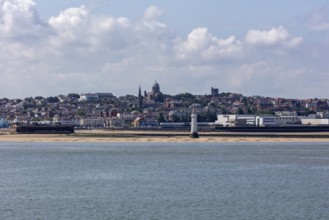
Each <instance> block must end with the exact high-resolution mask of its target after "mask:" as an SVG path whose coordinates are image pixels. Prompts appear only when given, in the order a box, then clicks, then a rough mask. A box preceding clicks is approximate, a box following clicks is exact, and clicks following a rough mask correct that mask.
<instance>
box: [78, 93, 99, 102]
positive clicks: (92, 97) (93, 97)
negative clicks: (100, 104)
mask: <svg viewBox="0 0 329 220" xmlns="http://www.w3.org/2000/svg"><path fill="white" fill-rule="evenodd" d="M98 100H99V97H98V95H97V94H92V93H86V94H81V95H80V98H79V101H80V102H83V101H98Z"/></svg>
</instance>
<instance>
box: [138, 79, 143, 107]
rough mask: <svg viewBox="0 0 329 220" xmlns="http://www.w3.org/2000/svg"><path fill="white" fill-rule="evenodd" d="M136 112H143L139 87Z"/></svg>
mask: <svg viewBox="0 0 329 220" xmlns="http://www.w3.org/2000/svg"><path fill="white" fill-rule="evenodd" d="M138 110H139V112H142V111H143V96H142V90H141V86H140V85H139V89H138Z"/></svg>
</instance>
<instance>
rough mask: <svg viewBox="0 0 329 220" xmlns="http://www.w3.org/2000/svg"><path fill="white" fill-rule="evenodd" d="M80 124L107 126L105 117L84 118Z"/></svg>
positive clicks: (93, 126) (94, 126) (85, 125)
mask: <svg viewBox="0 0 329 220" xmlns="http://www.w3.org/2000/svg"><path fill="white" fill-rule="evenodd" d="M80 125H81V126H83V127H91V128H96V127H97V128H99V127H104V126H105V118H82V119H81V120H80Z"/></svg>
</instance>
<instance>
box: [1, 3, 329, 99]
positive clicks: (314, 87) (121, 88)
mask: <svg viewBox="0 0 329 220" xmlns="http://www.w3.org/2000/svg"><path fill="white" fill-rule="evenodd" d="M328 57H329V3H328V1H327V0H313V1H300V0H289V1H286V0H277V1H263V0H248V1H241V0H232V1H226V0H225V1H224V0H208V1H200V0H180V1H171V0H155V1H151V0H139V1H133V0H93V1H92V0H85V1H83V0H56V1H46V0H0V80H1V81H0V82H1V86H0V98H1V97H7V98H24V97H35V96H44V97H48V96H56V95H60V94H64V95H65V94H68V93H79V94H81V93H94V92H111V93H113V94H114V95H116V96H122V95H127V94H131V95H137V94H138V88H139V86H141V88H142V90H146V91H150V90H151V87H152V85H153V84H154V82H155V81H157V82H158V83H159V84H160V89H161V91H162V92H163V93H165V94H170V95H175V94H179V93H184V92H189V93H192V94H195V95H205V94H209V93H210V90H211V87H214V88H218V89H219V91H220V92H235V93H241V94H243V95H247V96H252V95H260V96H270V97H283V98H303V99H304V98H329V87H328V85H329V60H328Z"/></svg>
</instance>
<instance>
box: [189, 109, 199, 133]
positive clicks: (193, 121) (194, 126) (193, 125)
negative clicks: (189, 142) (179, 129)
mask: <svg viewBox="0 0 329 220" xmlns="http://www.w3.org/2000/svg"><path fill="white" fill-rule="evenodd" d="M191 138H199V134H198V115H197V114H196V113H195V112H194V110H193V111H192V115H191Z"/></svg>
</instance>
